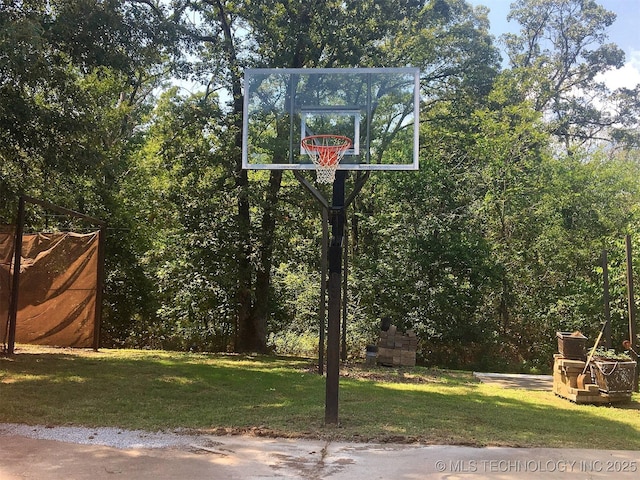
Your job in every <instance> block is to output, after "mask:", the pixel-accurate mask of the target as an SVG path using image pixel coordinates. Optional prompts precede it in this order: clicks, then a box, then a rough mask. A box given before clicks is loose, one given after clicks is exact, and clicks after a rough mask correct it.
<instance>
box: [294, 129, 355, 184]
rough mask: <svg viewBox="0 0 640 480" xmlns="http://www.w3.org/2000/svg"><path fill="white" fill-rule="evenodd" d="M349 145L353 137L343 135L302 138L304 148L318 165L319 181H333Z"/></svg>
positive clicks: (317, 174) (317, 176)
mask: <svg viewBox="0 0 640 480" xmlns="http://www.w3.org/2000/svg"><path fill="white" fill-rule="evenodd" d="M349 147H351V139H349V138H347V137H343V136H342V135H312V136H310V137H305V138H303V139H302V148H304V150H305V152H307V155H309V157H310V158H311V161H312V162H313V164H314V165H315V167H316V181H317V182H318V183H333V181H334V179H335V178H336V170H337V169H338V165H339V164H340V160H342V157H344V154H345V152H346V151H347V150H348V149H349Z"/></svg>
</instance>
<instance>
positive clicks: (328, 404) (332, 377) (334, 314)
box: [324, 170, 346, 424]
mask: <svg viewBox="0 0 640 480" xmlns="http://www.w3.org/2000/svg"><path fill="white" fill-rule="evenodd" d="M345 178H346V171H344V170H338V171H337V172H336V178H335V180H334V182H333V200H332V204H331V227H332V230H331V244H330V245H329V316H328V326H327V383H326V392H325V393H326V397H325V415H324V421H325V423H326V424H337V423H338V388H339V383H340V314H341V303H342V302H341V300H342V299H341V290H342V241H343V236H344V217H345V215H344V208H345V207H344V199H345V195H344V191H345Z"/></svg>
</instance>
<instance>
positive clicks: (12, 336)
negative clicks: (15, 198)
mask: <svg viewBox="0 0 640 480" xmlns="http://www.w3.org/2000/svg"><path fill="white" fill-rule="evenodd" d="M24 204H25V197H24V196H22V197H20V200H19V202H18V219H17V221H16V239H15V242H14V245H13V248H14V250H13V281H12V282H11V300H10V302H9V335H8V340H7V353H8V354H9V355H12V354H13V352H14V350H15V345H16V321H17V318H18V296H19V295H18V294H19V293H20V261H21V259H22V234H23V233H24Z"/></svg>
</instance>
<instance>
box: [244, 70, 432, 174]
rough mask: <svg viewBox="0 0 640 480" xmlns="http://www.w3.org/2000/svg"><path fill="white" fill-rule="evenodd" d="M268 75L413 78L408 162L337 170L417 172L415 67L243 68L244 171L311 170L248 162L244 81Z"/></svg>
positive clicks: (310, 167) (295, 165)
mask: <svg viewBox="0 0 640 480" xmlns="http://www.w3.org/2000/svg"><path fill="white" fill-rule="evenodd" d="M268 72H278V73H282V74H292V75H295V74H307V75H308V74H310V73H311V72H313V73H314V74H331V73H335V74H350V73H362V74H367V73H373V74H376V73H399V74H402V73H405V74H407V75H409V74H412V75H413V83H414V85H413V88H414V95H413V102H414V105H413V110H414V112H415V117H414V122H413V123H414V129H413V158H412V162H411V163H406V164H378V163H357V164H355V163H344V164H343V163H341V164H340V165H339V166H338V169H339V170H372V171H375V170H418V169H419V156H420V155H419V144H420V141H419V138H420V69H419V68H417V67H398V68H395V67H394V68H389V67H383V68H314V69H309V68H280V69H273V68H247V69H246V70H245V73H244V85H245V95H244V104H243V120H242V125H243V131H242V168H243V169H245V170H315V169H316V166H315V165H314V164H313V163H308V164H307V163H269V164H264V163H249V152H248V141H249V138H248V135H249V132H248V129H247V128H246V125H247V122H248V114H249V96H248V95H247V94H246V85H247V83H248V82H247V79H248V78H249V77H251V76H253V75H258V74H266V73H268Z"/></svg>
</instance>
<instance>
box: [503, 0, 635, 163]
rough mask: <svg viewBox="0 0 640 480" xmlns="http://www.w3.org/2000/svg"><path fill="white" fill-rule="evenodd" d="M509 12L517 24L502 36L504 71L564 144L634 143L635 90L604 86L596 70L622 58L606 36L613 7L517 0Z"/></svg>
mask: <svg viewBox="0 0 640 480" xmlns="http://www.w3.org/2000/svg"><path fill="white" fill-rule="evenodd" d="M508 18H509V19H510V20H516V21H517V22H518V23H520V25H521V31H520V33H519V34H505V35H504V36H503V40H504V42H505V45H506V49H507V54H508V57H509V63H510V66H511V69H512V71H511V74H512V75H514V76H515V77H516V78H517V79H518V81H519V82H520V84H521V85H522V98H523V99H524V98H529V99H532V101H533V107H534V109H535V110H536V111H538V112H543V113H544V114H545V118H546V119H547V124H548V129H549V132H550V133H552V134H553V135H554V136H555V138H556V139H557V140H558V141H559V142H560V144H561V145H562V146H563V147H564V149H565V151H567V152H572V151H574V150H575V149H576V148H580V147H586V148H589V147H593V146H594V145H595V144H598V143H601V142H603V141H606V142H613V143H623V144H626V145H635V144H637V138H636V136H637V124H636V122H635V121H634V120H631V119H636V118H637V117H638V110H637V107H638V105H637V101H636V100H635V98H637V90H632V91H630V90H627V89H620V90H618V91H616V92H611V91H610V90H609V89H608V88H607V86H606V85H605V84H604V82H603V81H602V80H600V79H599V77H598V75H599V74H602V73H604V72H606V71H608V70H610V69H613V68H620V67H621V66H622V65H623V63H624V52H623V51H622V50H621V49H620V48H618V47H617V46H616V45H615V44H610V43H605V41H606V39H607V35H606V30H607V28H608V27H610V26H611V25H612V24H613V23H614V21H615V18H616V16H615V14H614V13H613V12H610V11H608V10H606V9H604V8H603V7H601V6H600V5H598V4H597V3H596V2H595V1H593V0H518V1H517V2H515V3H514V4H513V5H512V9H511V12H510V14H509V17H508ZM634 97H635V98H634ZM632 112H634V113H632ZM630 118H631V119H630ZM634 129H636V132H635V133H634Z"/></svg>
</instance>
